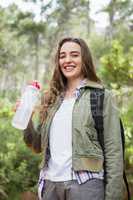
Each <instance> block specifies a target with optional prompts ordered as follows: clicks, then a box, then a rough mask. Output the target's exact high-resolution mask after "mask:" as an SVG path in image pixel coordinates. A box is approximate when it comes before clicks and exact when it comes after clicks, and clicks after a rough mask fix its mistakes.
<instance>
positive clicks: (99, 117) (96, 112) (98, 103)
mask: <svg viewBox="0 0 133 200" xmlns="http://www.w3.org/2000/svg"><path fill="white" fill-rule="evenodd" d="M103 102H104V88H103V89H99V88H90V104H91V112H92V117H93V120H94V123H95V129H96V131H97V135H98V140H99V143H100V145H101V147H102V150H103V154H104V135H103V131H104V126H103ZM120 129H121V139H122V148H123V162H124V151H125V134H124V127H123V124H122V120H121V119H120ZM104 173H105V184H106V163H105V162H104ZM123 179H124V183H125V186H126V190H127V196H128V200H131V196H130V191H129V185H128V181H127V177H126V173H125V170H124V171H123Z"/></svg>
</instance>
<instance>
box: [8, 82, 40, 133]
mask: <svg viewBox="0 0 133 200" xmlns="http://www.w3.org/2000/svg"><path fill="white" fill-rule="evenodd" d="M39 92H40V84H39V83H38V82H37V81H34V82H32V84H29V85H27V86H26V88H25V90H24V92H23V94H22V97H21V100H20V105H19V106H18V108H17V110H16V113H15V115H14V117H13V120H12V126H13V127H15V128H17V129H21V130H24V129H26V128H27V126H28V122H29V120H30V118H31V115H32V112H33V109H34V107H35V105H36V103H37V101H38V98H39Z"/></svg>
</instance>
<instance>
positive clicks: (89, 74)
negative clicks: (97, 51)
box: [40, 37, 101, 122]
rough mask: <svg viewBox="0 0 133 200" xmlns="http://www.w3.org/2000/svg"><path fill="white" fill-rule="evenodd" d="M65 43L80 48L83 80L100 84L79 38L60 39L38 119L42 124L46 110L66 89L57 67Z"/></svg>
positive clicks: (89, 57)
mask: <svg viewBox="0 0 133 200" xmlns="http://www.w3.org/2000/svg"><path fill="white" fill-rule="evenodd" d="M66 42H74V43H77V44H78V45H79V46H80V47H81V57H82V73H83V76H84V78H87V79H88V80H91V81H94V82H101V81H100V79H99V78H98V77H97V75H96V71H95V67H94V64H93V59H92V56H91V53H90V50H89V48H88V46H87V44H86V43H85V41H84V40H83V39H81V38H71V37H66V38H64V39H62V40H61V41H60V42H59V44H58V49H57V53H56V55H55V69H54V73H53V76H52V79H51V82H50V87H49V90H48V92H47V93H45V94H44V99H45V100H44V101H42V106H41V111H40V117H41V121H42V122H43V121H44V120H45V118H46V116H47V111H48V108H49V107H50V106H51V105H52V104H53V103H54V102H55V100H56V98H57V96H59V95H60V94H61V93H62V92H64V90H65V88H66V84H67V79H66V77H65V76H64V75H63V73H62V72H61V70H60V66H59V56H60V50H61V47H62V46H63V44H64V43H66Z"/></svg>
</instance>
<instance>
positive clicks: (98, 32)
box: [0, 0, 133, 200]
mask: <svg viewBox="0 0 133 200" xmlns="http://www.w3.org/2000/svg"><path fill="white" fill-rule="evenodd" d="M92 1H93V0H69V1H67V0H49V1H43V0H25V1H24V0H23V1H22V2H24V3H25V4H27V6H28V3H32V4H34V5H39V7H40V13H39V19H36V15H35V12H31V11H28V12H24V11H22V10H21V9H20V8H19V6H17V5H16V4H15V3H14V4H10V5H9V6H8V7H5V8H3V7H2V6H0V200H19V199H22V194H23V193H24V192H26V191H32V192H35V193H36V192H37V179H38V174H39V164H40V161H41V158H42V155H37V154H34V153H33V152H31V151H30V150H29V149H28V148H27V147H26V146H25V144H24V143H23V134H22V133H21V131H19V130H17V129H15V128H13V127H12V126H11V120H12V117H13V114H14V113H13V111H12V107H13V105H14V104H15V102H16V99H18V98H19V97H20V95H21V89H22V87H24V85H26V83H27V82H28V81H29V80H38V81H39V82H41V84H42V90H45V89H47V87H48V84H49V80H50V77H51V75H52V71H53V68H54V54H55V51H56V46H57V43H58V41H59V40H60V38H62V37H65V36H73V37H81V38H83V39H84V40H85V41H86V42H87V43H88V45H89V47H90V49H91V52H92V55H93V59H94V61H95V65H96V69H97V73H98V75H99V76H100V78H101V79H102V80H103V82H104V84H105V85H106V87H107V88H109V89H111V90H113V92H114V94H115V96H116V98H117V103H118V107H119V110H120V113H121V117H122V120H123V123H124V127H125V134H126V152H125V163H126V173H127V176H128V181H129V183H130V188H131V187H132V188H133V1H132V0H109V1H108V3H107V4H106V5H105V6H103V7H102V8H101V9H100V10H98V11H97V12H98V13H106V16H107V19H108V22H107V24H106V26H105V27H104V28H103V27H102V28H100V27H98V26H97V25H96V24H97V22H96V21H95V20H94V19H92V17H91V15H90V13H91V7H90V4H91V3H92ZM46 2H47V3H46ZM103 2H104V1H103ZM100 23H101V24H102V23H103V22H102V21H101V22H100ZM28 200H30V199H28Z"/></svg>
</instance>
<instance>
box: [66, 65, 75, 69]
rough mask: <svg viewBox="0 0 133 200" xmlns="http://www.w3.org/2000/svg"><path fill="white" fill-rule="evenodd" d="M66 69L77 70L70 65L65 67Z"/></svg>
mask: <svg viewBox="0 0 133 200" xmlns="http://www.w3.org/2000/svg"><path fill="white" fill-rule="evenodd" d="M64 68H65V69H73V68H75V66H73V65H69V66H65V67H64Z"/></svg>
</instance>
